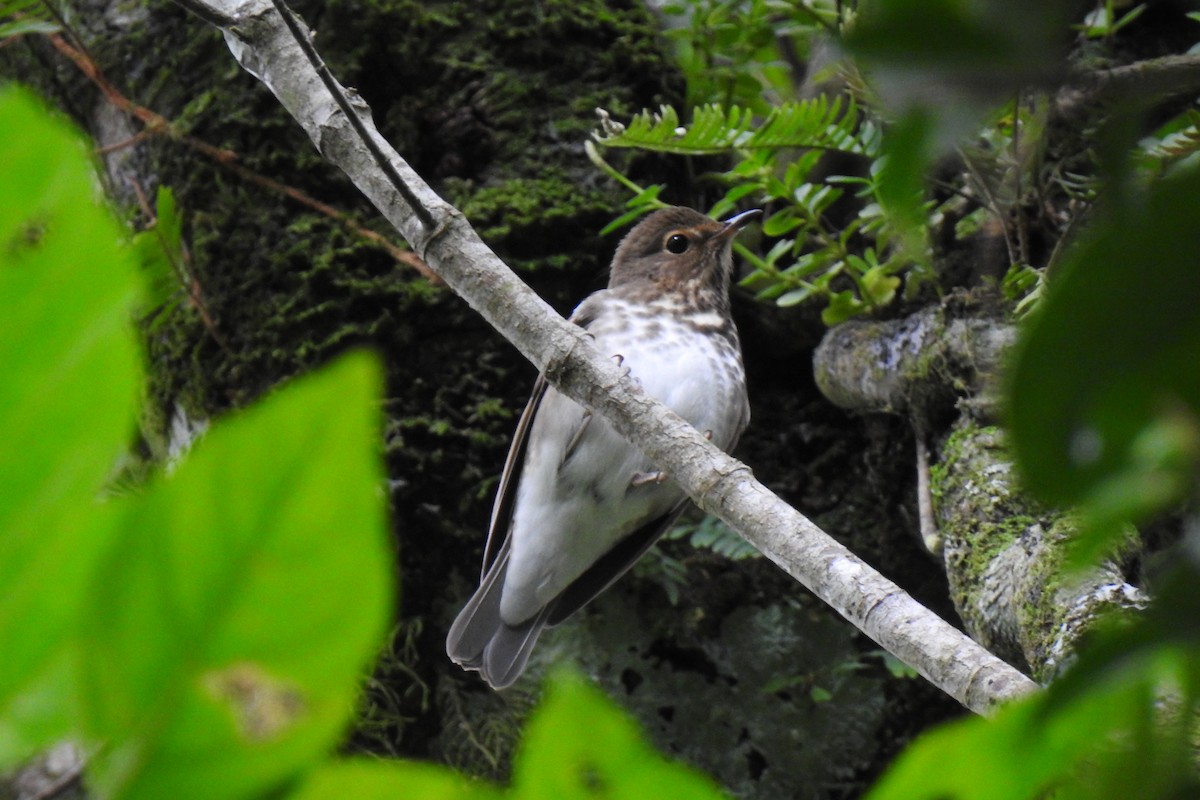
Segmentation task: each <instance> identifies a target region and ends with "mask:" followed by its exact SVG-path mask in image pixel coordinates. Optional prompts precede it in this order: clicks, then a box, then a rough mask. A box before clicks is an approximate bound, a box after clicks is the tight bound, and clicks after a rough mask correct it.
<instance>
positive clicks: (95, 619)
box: [83, 354, 392, 799]
mask: <svg viewBox="0 0 1200 800" xmlns="http://www.w3.org/2000/svg"><path fill="white" fill-rule="evenodd" d="M378 394H379V376H378V368H377V366H376V364H375V363H374V361H373V360H372V359H370V358H368V357H367V356H366V355H364V354H356V355H353V356H348V357H345V358H343V359H342V360H341V361H339V362H338V363H336V364H335V365H333V366H331V367H329V368H326V369H325V370H324V371H322V372H321V373H320V374H318V375H315V376H312V377H307V378H304V379H302V380H299V381H297V382H296V383H295V384H294V385H290V386H288V387H285V388H284V389H283V390H282V391H279V392H277V393H276V394H275V395H273V396H271V397H269V398H267V399H266V400H265V401H263V402H261V403H259V404H258V405H256V406H254V407H252V408H251V409H249V410H247V411H245V412H242V413H240V414H238V415H237V416H235V417H233V418H230V419H228V420H226V421H224V422H223V423H222V424H220V425H218V426H216V427H215V429H214V430H213V431H212V432H210V433H209V434H208V435H207V436H206V438H205V439H203V440H202V441H201V442H200V443H199V444H198V445H197V447H196V448H195V449H194V450H193V452H192V453H191V454H190V455H189V457H188V459H187V460H186V461H185V462H184V463H183V464H182V465H181V466H180V467H179V469H178V470H177V471H176V472H175V474H173V475H172V476H170V477H169V478H166V479H163V480H160V481H158V482H157V483H154V484H152V485H151V486H150V487H149V488H148V490H147V491H146V492H145V494H144V495H143V496H139V497H136V498H132V500H133V501H134V502H130V503H129V504H128V508H127V509H126V513H125V515H124V517H123V519H122V528H123V530H122V533H121V536H120V538H119V540H118V541H117V542H116V545H115V546H114V547H113V548H112V549H111V551H110V553H109V556H108V558H107V560H106V562H105V563H103V564H102V565H101V568H100V569H99V571H98V573H97V576H96V580H95V583H94V585H93V586H92V587H91V595H90V602H89V604H88V613H87V615H86V619H85V629H84V646H85V648H86V652H87V657H86V659H85V660H84V673H83V677H84V680H85V689H86V706H87V715H88V722H89V728H90V733H91V734H92V735H93V736H94V737H95V738H96V739H97V740H100V741H103V742H105V743H106V748H105V753H104V755H105V757H104V758H103V759H102V760H100V761H98V762H97V764H96V770H95V772H94V778H95V781H94V784H95V786H96V787H97V788H98V789H99V790H100V791H101V792H102V793H110V794H116V793H119V794H120V796H121V797H122V798H126V799H129V798H162V797H173V798H181V797H213V798H237V797H250V796H254V795H256V794H257V793H260V792H262V791H264V790H265V789H267V788H268V787H271V786H273V785H276V784H278V783H280V782H281V781H283V780H285V779H286V778H288V777H289V776H290V775H292V774H293V773H294V772H295V771H296V770H297V769H299V768H300V767H302V766H304V765H305V764H306V763H307V762H309V761H310V760H312V759H313V758H314V757H316V756H319V755H320V754H322V753H324V752H326V751H328V750H329V749H330V748H332V747H333V745H334V744H336V742H337V740H338V737H339V736H340V735H341V733H342V731H343V729H344V727H345V725H346V724H347V722H348V720H349V719H350V716H351V714H352V713H353V710H354V700H355V696H356V688H355V687H356V683H357V680H356V679H357V678H359V676H360V675H361V673H362V670H364V669H365V668H366V667H367V666H368V664H369V662H370V660H371V658H372V656H373V655H374V654H375V651H376V648H377V647H378V646H379V644H380V642H381V640H382V636H383V634H384V632H385V627H386V623H387V621H388V609H389V605H390V598H391V597H392V586H391V579H390V578H391V575H390V568H389V566H388V565H389V564H390V561H391V559H390V555H391V548H390V547H389V546H388V543H387V537H386V533H385V530H386V525H385V515H384V509H383V495H382V492H381V486H382V485H383V482H382V477H381V465H380V459H379V458H378V456H377V451H378V448H379V442H378V437H379V424H378V419H377V411H376V406H377V399H376V398H377V397H378Z"/></svg>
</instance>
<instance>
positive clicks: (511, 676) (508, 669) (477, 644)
mask: <svg viewBox="0 0 1200 800" xmlns="http://www.w3.org/2000/svg"><path fill="white" fill-rule="evenodd" d="M507 567H508V552H507V549H505V551H504V552H502V553H501V554H500V557H499V558H497V559H496V561H495V562H494V563H493V564H492V566H491V569H489V570H488V573H487V575H485V576H484V578H483V581H482V582H481V583H480V585H479V589H478V590H476V592H475V594H474V595H473V596H472V597H471V599H470V600H469V601H467V605H466V606H465V607H464V608H463V610H462V611H461V612H459V615H458V618H457V619H455V620H454V624H453V625H451V626H450V633H449V634H448V635H447V636H446V653H447V654H448V655H449V656H450V658H451V659H452V660H453V661H454V662H455V663H457V664H459V665H460V666H461V667H462V668H463V669H467V670H477V671H478V672H479V674H480V676H481V677H482V678H483V679H484V680H485V681H487V682H488V683H489V684H490V685H491V686H492V688H493V689H503V688H504V687H506V686H510V685H512V684H513V683H514V682H515V681H516V680H517V678H519V677H521V673H522V672H524V670H525V665H526V664H527V663H528V662H529V654H530V653H531V652H533V646H534V644H536V643H537V640H538V636H540V635H541V632H542V629H543V628H545V627H546V621H547V620H548V619H549V616H550V609H549V608H543V609H542V610H541V611H540V612H539V613H538V614H537V615H536V616H534V617H532V618H530V619H528V620H526V621H524V622H522V623H521V624H519V625H509V624H508V623H506V622H505V621H504V620H503V619H501V617H500V595H501V593H502V592H503V590H504V574H505V572H506V570H507Z"/></svg>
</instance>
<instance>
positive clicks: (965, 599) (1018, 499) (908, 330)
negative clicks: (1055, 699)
mask: <svg viewBox="0 0 1200 800" xmlns="http://www.w3.org/2000/svg"><path fill="white" fill-rule="evenodd" d="M960 313H961V310H955V309H953V308H949V307H947V306H936V307H931V308H927V309H924V310H922V311H919V312H917V313H915V314H913V315H912V316H910V317H908V318H906V319H903V320H896V321H891V322H856V323H849V324H846V325H842V326H839V327H838V328H835V329H834V330H831V331H830V332H829V333H828V334H827V335H826V337H825V339H824V341H822V343H821V346H820V347H819V348H818V351H817V359H816V364H817V377H818V384H819V385H820V387H821V390H822V391H823V392H824V393H825V394H826V396H827V397H829V398H830V399H831V400H833V401H834V402H836V403H838V404H839V405H841V406H843V407H845V408H852V409H857V410H860V411H874V412H880V411H886V412H892V413H899V414H903V415H906V416H908V417H909V419H910V420H912V421H913V422H914V424H915V425H917V426H918V428H920V429H922V430H925V431H930V430H932V429H933V428H932V427H930V422H931V420H933V419H936V418H942V419H944V418H945V417H946V412H947V411H950V410H953V407H954V405H955V400H956V399H964V398H977V397H979V396H985V397H986V396H987V394H988V393H989V391H990V390H991V387H992V384H994V382H995V381H994V380H993V379H994V377H995V375H996V371H997V368H998V366H999V364H1000V363H1001V361H1002V359H1003V356H1004V352H1005V349H1006V348H1007V347H1008V346H1009V344H1010V343H1011V342H1012V339H1013V331H1012V328H1011V326H1008V325H1006V324H1004V323H1001V322H997V321H995V320H991V319H988V318H986V316H985V317H982V318H980V317H976V318H973V319H971V318H964V317H960V316H958V315H959V314H960ZM990 408H991V403H990V402H983V403H979V402H975V403H966V404H965V408H964V409H963V410H962V412H961V413H959V414H958V415H957V419H956V420H955V421H954V422H953V424H952V425H950V426H949V428H950V432H949V433H948V434H942V435H941V436H939V437H937V440H938V446H937V448H936V451H937V453H938V456H939V457H938V459H937V461H938V463H937V465H936V466H935V467H934V469H933V470H932V471H931V481H930V483H931V493H932V494H933V496H934V498H935V506H936V508H935V516H936V521H937V527H938V531H939V534H940V539H941V546H942V554H943V557H944V559H945V566H946V573H947V576H948V578H949V582H950V590H951V596H952V599H953V601H954V605H955V608H956V609H957V611H958V613H959V615H960V616H961V617H962V620H963V623H964V625H965V626H966V629H967V631H968V632H969V633H970V634H971V636H972V637H974V638H975V639H976V640H977V641H978V642H980V643H981V644H983V645H984V646H986V647H987V648H988V649H989V650H991V651H993V652H995V653H997V654H998V655H1000V656H1001V657H1003V658H1005V659H1007V660H1009V661H1010V662H1011V663H1014V664H1018V665H1021V666H1023V667H1025V666H1027V667H1028V668H1030V669H1031V670H1032V672H1033V674H1034V675H1035V677H1037V678H1038V679H1039V680H1049V679H1050V678H1052V677H1053V676H1054V674H1055V673H1056V671H1057V670H1058V668H1059V667H1060V666H1061V665H1062V661H1063V659H1064V658H1065V657H1066V656H1068V655H1069V654H1070V653H1071V652H1072V645H1073V644H1074V642H1075V641H1076V640H1077V639H1078V637H1079V636H1080V635H1081V634H1082V633H1083V632H1084V631H1085V630H1087V628H1088V627H1089V626H1090V625H1091V624H1092V623H1093V622H1094V621H1095V619H1096V618H1097V617H1098V616H1099V615H1100V614H1102V613H1104V612H1106V611H1109V610H1111V609H1114V608H1121V609H1130V608H1140V607H1142V606H1143V605H1144V603H1145V598H1144V596H1143V594H1142V592H1141V591H1140V590H1139V589H1137V588H1136V587H1133V586H1130V585H1129V584H1128V583H1126V582H1125V579H1124V578H1123V577H1122V576H1121V574H1120V572H1119V570H1117V569H1116V568H1115V567H1114V566H1112V565H1104V566H1102V567H1100V568H1099V569H1096V570H1094V571H1092V572H1089V573H1087V574H1085V575H1081V576H1077V577H1073V578H1072V577H1069V576H1064V574H1063V569H1062V563H1063V559H1064V549H1065V547H1066V542H1067V540H1068V539H1069V537H1070V533H1071V531H1072V529H1073V526H1074V522H1073V520H1072V518H1071V517H1070V516H1069V515H1065V514H1063V513H1062V512H1059V511H1054V510H1051V509H1045V508H1041V507H1039V506H1037V505H1036V504H1035V503H1033V502H1032V501H1031V500H1029V499H1028V498H1027V497H1025V496H1024V495H1023V494H1022V493H1021V492H1020V491H1019V489H1018V487H1017V485H1016V482H1015V476H1014V474H1013V467H1012V463H1011V460H1010V457H1009V455H1008V452H1007V450H1006V448H1005V446H1004V440H1003V434H1002V433H1001V432H1000V431H999V430H998V429H997V428H995V427H992V426H989V425H986V424H982V423H981V422H980V421H979V419H978V416H979V415H980V413H981V412H982V414H983V416H985V417H986V416H987V415H988V412H989V411H990ZM941 427H942V428H943V429H945V428H946V427H947V426H945V425H943V426H941Z"/></svg>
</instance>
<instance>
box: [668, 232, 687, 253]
mask: <svg viewBox="0 0 1200 800" xmlns="http://www.w3.org/2000/svg"><path fill="white" fill-rule="evenodd" d="M691 243H692V242H691V240H690V239H688V237H686V236H684V235H683V234H682V233H673V234H671V235H670V236H668V237H667V252H668V253H674V254H675V255H679V254H680V253H686V252H687V249H688V247H689V246H690V245H691Z"/></svg>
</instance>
